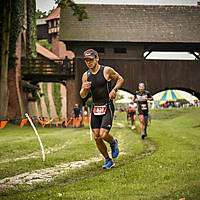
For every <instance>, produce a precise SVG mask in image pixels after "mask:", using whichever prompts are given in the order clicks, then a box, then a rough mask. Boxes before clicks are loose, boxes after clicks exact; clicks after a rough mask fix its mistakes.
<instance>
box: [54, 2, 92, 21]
mask: <svg viewBox="0 0 200 200" xmlns="http://www.w3.org/2000/svg"><path fill="white" fill-rule="evenodd" d="M55 2H56V3H57V4H58V5H59V6H60V7H61V8H68V7H70V8H71V9H72V11H73V15H74V16H77V17H78V20H79V21H82V20H84V19H88V14H87V11H86V6H84V5H79V4H76V3H74V1H72V0H55Z"/></svg>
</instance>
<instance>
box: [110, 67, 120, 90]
mask: <svg viewBox="0 0 200 200" xmlns="http://www.w3.org/2000/svg"><path fill="white" fill-rule="evenodd" d="M108 74H109V78H108V81H111V80H113V79H114V80H116V81H117V82H116V84H115V87H114V88H116V89H117V90H118V89H119V88H121V87H122V85H123V83H124V79H123V77H122V76H121V75H119V74H118V73H117V72H116V71H115V70H114V69H113V68H111V67H108Z"/></svg>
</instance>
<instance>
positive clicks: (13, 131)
mask: <svg viewBox="0 0 200 200" xmlns="http://www.w3.org/2000/svg"><path fill="white" fill-rule="evenodd" d="M151 114H152V122H151V125H150V126H149V128H148V131H149V136H148V138H146V139H145V140H144V141H142V140H141V139H140V135H139V132H138V130H137V131H131V130H130V129H129V128H128V125H127V121H126V117H125V115H124V114H123V113H121V114H119V115H118V119H117V120H116V121H115V123H114V127H113V128H112V131H111V133H112V134H113V135H114V136H115V137H116V138H118V140H119V147H120V151H121V152H122V153H121V154H120V156H119V157H118V158H117V159H116V160H115V163H116V167H115V168H113V169H111V170H102V169H101V166H102V165H103V164H104V160H103V159H99V158H101V156H100V154H99V152H98V151H97V149H96V146H95V143H94V140H93V141H90V137H89V129H88V127H85V128H82V129H78V130H76V129H64V128H38V132H39V134H40V136H41V139H42V141H43V143H44V148H45V152H46V161H45V162H43V161H42V156H41V151H40V146H39V143H38V141H37V138H36V136H35V134H34V132H33V130H32V129H31V128H30V127H24V128H22V129H20V128H19V127H18V126H15V125H10V124H8V126H6V127H5V128H4V129H3V130H1V131H0V199H52V200H54V199H82V200H85V199H113V200H115V199H131V200H132V199H133V200H179V199H181V198H185V199H186V200H198V199H200V155H199V153H200V145H199V144H200V110H199V109H197V108H189V109H165V110H154V111H152V112H151ZM137 129H138V124H137ZM108 149H109V150H110V148H109V146H108ZM94 158H95V159H96V158H98V159H99V160H98V159H97V160H95V159H94ZM92 159H94V161H93V162H91V160H92ZM76 161H85V162H86V161H87V162H88V163H87V164H85V165H83V166H81V165H82V164H80V166H79V167H74V168H73V167H68V166H72V165H75V163H76V164H77V163H79V162H76ZM66 163H67V164H66ZM83 163H84V162H83ZM63 164H66V168H67V170H66V171H64V172H63V173H61V171H60V172H59V171H58V174H57V176H56V177H55V178H54V179H51V171H53V170H55V169H56V167H57V168H59V166H61V165H63ZM42 169H46V171H48V170H49V177H48V178H47V179H46V181H44V182H37V180H38V177H37V176H35V177H33V179H35V180H36V183H34V184H27V180H24V183H23V184H17V183H14V182H9V179H8V180H6V181H4V183H2V182H1V181H2V180H3V179H4V180H5V178H6V177H16V175H19V176H20V175H21V174H24V173H28V172H30V173H32V172H35V170H37V171H36V172H37V173H38V174H40V172H41V171H42ZM22 180H23V178H22Z"/></svg>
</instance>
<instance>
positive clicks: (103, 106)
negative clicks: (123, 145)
mask: <svg viewBox="0 0 200 200" xmlns="http://www.w3.org/2000/svg"><path fill="white" fill-rule="evenodd" d="M84 59H85V64H86V65H87V67H88V68H89V70H88V71H86V72H85V73H84V74H83V77H82V88H81V91H80V95H81V98H86V97H87V95H88V92H89V90H90V91H91V95H92V100H93V107H92V113H91V128H92V131H93V133H94V139H95V141H96V145H97V148H98V149H99V151H100V152H101V154H102V155H103V156H104V158H105V159H106V163H105V165H103V166H102V168H103V169H109V168H112V167H114V165H115V164H114V162H113V160H112V159H111V158H110V157H109V155H108V151H107V147H106V145H105V143H104V141H106V142H108V143H109V144H110V147H111V151H112V158H116V157H117V156H118V154H119V149H118V141H117V139H114V138H113V136H112V135H111V134H109V131H110V129H111V127H112V121H113V116H114V105H113V101H112V100H113V99H114V98H115V97H116V92H117V90H118V89H119V88H120V87H121V86H122V84H123V82H124V79H123V78H122V77H121V76H120V75H119V74H118V73H117V72H116V71H115V70H114V69H112V68H111V67H107V66H103V65H100V64H99V63H98V62H99V57H98V53H97V52H96V51H95V50H93V49H88V50H87V51H85V52H84ZM113 79H114V80H116V85H115V87H114V88H113V89H112V88H111V80H113Z"/></svg>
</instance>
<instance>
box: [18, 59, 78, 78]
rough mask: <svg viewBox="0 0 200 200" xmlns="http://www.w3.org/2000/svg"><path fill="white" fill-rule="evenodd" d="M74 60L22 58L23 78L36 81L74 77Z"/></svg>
mask: <svg viewBox="0 0 200 200" xmlns="http://www.w3.org/2000/svg"><path fill="white" fill-rule="evenodd" d="M74 66H75V65H74V60H69V59H67V58H66V59H64V60H61V59H59V60H43V59H27V58H22V59H21V74H22V79H23V80H27V81H35V82H60V81H63V80H68V79H74V77H75V68H74Z"/></svg>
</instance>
